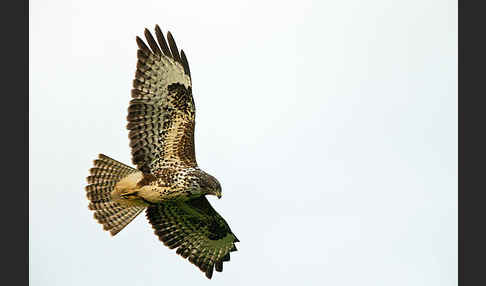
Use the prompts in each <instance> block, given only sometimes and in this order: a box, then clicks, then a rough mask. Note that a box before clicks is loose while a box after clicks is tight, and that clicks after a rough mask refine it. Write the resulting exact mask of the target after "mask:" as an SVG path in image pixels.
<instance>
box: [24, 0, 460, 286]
mask: <svg viewBox="0 0 486 286" xmlns="http://www.w3.org/2000/svg"><path fill="white" fill-rule="evenodd" d="M155 24H159V25H160V27H161V28H162V30H163V31H167V30H170V31H171V32H172V33H173V35H174V37H175V39H176V42H177V44H178V46H179V48H183V49H184V51H185V52H186V54H187V56H188V59H189V63H190V67H191V73H192V78H193V93H194V99H195V103H196V107H197V115H196V121H197V124H196V134H195V142H196V154H197V160H198V163H199V165H200V167H201V168H203V169H204V170H206V171H207V172H209V173H211V174H213V175H214V176H215V177H216V178H218V180H219V181H220V182H221V184H222V187H223V198H222V199H221V200H217V199H213V198H210V201H211V202H212V204H213V206H214V208H215V209H216V210H217V211H218V212H219V213H220V214H221V215H222V216H223V217H224V218H225V219H226V220H227V222H228V223H229V225H230V226H231V228H232V230H233V231H234V232H235V234H236V235H237V236H238V238H239V239H240V240H241V242H240V243H239V244H238V245H237V247H238V250H239V251H238V252H235V253H234V254H232V256H231V261H230V262H229V263H225V265H224V272H223V273H219V272H216V273H215V274H214V275H213V279H212V280H208V279H206V278H205V276H204V274H203V273H201V272H200V271H199V270H198V269H197V268H195V267H194V266H193V265H191V264H190V263H189V262H188V261H185V260H184V259H182V258H181V257H180V256H178V255H177V254H176V253H175V251H174V250H169V249H168V248H167V247H165V246H164V245H163V244H162V243H161V242H160V241H159V240H158V238H157V237H156V236H155V235H154V234H153V230H152V228H151V226H150V225H149V223H148V222H147V220H146V218H145V217H144V214H142V215H140V216H139V217H137V218H136V219H135V220H134V221H133V222H132V223H131V224H130V225H129V226H127V228H126V229H124V230H123V231H122V232H120V233H119V234H118V235H117V236H116V237H111V236H110V235H109V233H108V232H105V231H103V230H102V226H101V225H99V224H98V223H97V222H96V221H95V220H94V219H93V213H92V212H91V211H89V210H88V208H87V206H88V200H87V199H86V196H85V190H84V187H85V185H86V180H85V178H86V176H87V175H88V169H89V168H90V167H91V166H92V160H93V159H94V158H95V157H96V156H97V154H98V153H104V154H106V155H108V156H111V157H113V158H115V159H117V160H120V161H122V162H125V163H127V164H130V163H131V157H130V148H129V145H128V132H127V130H126V129H125V126H126V115H127V107H128V101H129V99H130V90H131V85H132V80H133V76H134V73H135V65H136V50H137V46H136V43H135V36H136V35H142V34H143V30H144V28H145V27H147V28H150V29H151V30H152V31H153V28H154V26H155ZM29 194H30V225H29V230H30V238H29V250H30V261H29V266H30V267H29V268H30V284H31V285H33V286H40V285H49V286H51V285H52V286H54V285H60V286H66V285H82V286H86V285H144V286H149V285H176V284H172V283H177V285H329V286H331V285H332V286H337V285H349V286H354V285H360V286H365V285H370V286H377V285H378V286H379V285H383V286H389V285H394V286H401V285H404V286H409V285H414V286H420V285H424V286H435V285H437V286H438V285H440V286H444V285H445V286H447V285H456V284H457V242H458V240H457V3H456V1H443V0H436V1H433V0H420V1H418V0H411V1H389V0H368V1H358V0H343V1H317V0H315V1H311V0H307V1H305V0H301V1H292V2H291V1H183V0H179V1H160V0H158V1H94V0H93V1H91V0H89V1H88V0H76V1H65V0H36V1H30V192H29Z"/></svg>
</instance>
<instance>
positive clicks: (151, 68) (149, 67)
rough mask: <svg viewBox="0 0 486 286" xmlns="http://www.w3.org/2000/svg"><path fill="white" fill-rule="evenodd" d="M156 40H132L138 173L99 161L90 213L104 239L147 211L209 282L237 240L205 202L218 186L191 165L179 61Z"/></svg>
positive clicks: (190, 130)
mask: <svg viewBox="0 0 486 286" xmlns="http://www.w3.org/2000/svg"><path fill="white" fill-rule="evenodd" d="M155 37H156V39H157V40H155V38H154V37H153V36H152V34H151V33H150V31H149V30H147V29H145V39H146V43H145V42H144V41H143V40H142V39H140V38H139V37H137V38H136V41H137V45H138V48H139V49H138V51H137V58H138V61H137V70H136V73H135V79H134V80H133V89H132V93H131V95H132V99H131V100H130V103H129V107H128V116H127V120H128V125H127V129H128V130H129V135H128V137H129V139H130V147H131V148H132V162H133V164H134V165H136V166H137V168H136V169H135V168H132V167H130V166H127V165H125V164H123V163H120V162H118V161H116V160H114V159H112V158H110V157H108V156H106V155H103V154H100V155H99V157H98V159H96V160H94V167H93V168H91V169H90V175H89V176H88V178H87V180H88V185H87V186H86V192H87V197H88V200H89V201H90V203H89V209H90V210H93V211H94V217H95V219H96V220H97V221H98V222H99V223H101V224H102V225H103V229H105V230H107V231H109V232H110V233H111V235H116V234H117V233H118V232H120V231H121V230H122V229H123V228H124V227H125V226H127V225H128V224H129V223H130V222H131V221H132V220H133V219H134V218H135V217H136V216H137V215H138V214H140V213H141V212H142V211H144V210H146V216H147V218H148V220H149V222H150V223H151V224H152V227H153V229H154V230H155V234H156V235H157V236H158V237H159V239H160V240H161V241H162V242H163V243H164V244H165V245H166V246H168V247H169V248H171V249H177V251H176V252H177V253H178V254H179V255H181V256H182V257H184V258H187V259H188V260H189V261H190V262H191V263H192V264H194V265H196V266H197V267H198V268H199V269H200V270H201V271H202V272H204V273H205V275H206V277H207V278H209V279H211V277H212V275H213V269H216V271H219V272H221V271H223V262H224V261H229V260H230V252H232V251H236V247H235V242H239V240H238V239H237V238H236V236H235V235H234V234H233V233H232V231H231V229H230V227H229V226H228V224H227V223H226V221H225V220H224V219H223V218H222V217H221V216H220V215H219V214H218V213H217V212H216V211H215V210H214V209H213V208H212V207H211V205H210V203H209V201H208V200H207V198H206V195H214V196H217V197H218V198H221V185H220V183H219V182H218V180H217V179H216V178H215V177H213V176H212V175H210V174H208V173H206V172H204V171H203V170H201V169H200V168H199V167H198V164H197V162H196V156H195V152H194V124H195V105H194V99H193V97H192V89H191V82H192V81H191V73H190V71H189V64H188V62H187V58H186V55H185V54H184V51H182V50H181V51H180V53H179V50H178V48H177V46H176V43H175V41H174V38H173V37H172V35H171V33H170V32H168V33H167V41H166V39H165V37H164V34H163V33H162V31H161V30H160V28H159V26H158V25H156V26H155ZM147 44H148V46H147Z"/></svg>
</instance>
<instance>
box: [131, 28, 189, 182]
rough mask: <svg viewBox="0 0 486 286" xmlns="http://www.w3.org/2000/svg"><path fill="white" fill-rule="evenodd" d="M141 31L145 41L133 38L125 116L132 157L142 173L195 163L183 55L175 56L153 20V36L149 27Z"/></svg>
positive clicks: (173, 47)
mask: <svg viewBox="0 0 486 286" xmlns="http://www.w3.org/2000/svg"><path fill="white" fill-rule="evenodd" d="M144 34H145V38H146V42H144V41H143V40H142V39H141V38H140V37H136V42H137V45H138V47H139V49H138V51H137V58H138V61H137V70H136V72H135V78H134V80H133V89H132V98H133V99H132V100H131V101H130V104H129V107H128V116H127V120H128V124H127V129H128V130H129V138H130V147H131V148H132V162H133V163H134V164H135V165H137V167H138V169H139V170H141V171H143V172H146V173H150V172H152V173H153V172H157V171H158V170H159V169H161V168H162V167H164V166H165V165H170V166H176V165H178V166H181V167H196V166H197V162H196V158H195V157H196V156H195V152H194V125H195V105H194V99H193V97H192V89H191V78H190V73H189V64H188V62H187V58H186V55H185V54H184V53H182V57H181V55H179V51H178V48H177V45H176V43H175V40H174V38H173V36H172V34H171V33H170V32H169V33H168V34H167V39H168V42H169V45H168V44H167V42H166V40H165V38H164V35H163V33H162V31H161V30H160V27H159V26H158V25H157V26H156V27H155V36H156V38H157V41H156V40H155V38H154V37H153V36H152V34H151V33H150V31H149V30H147V29H145V31H144ZM147 44H148V45H147Z"/></svg>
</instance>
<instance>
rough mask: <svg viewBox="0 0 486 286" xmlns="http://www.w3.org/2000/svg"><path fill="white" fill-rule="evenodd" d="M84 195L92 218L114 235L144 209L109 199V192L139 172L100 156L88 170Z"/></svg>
mask: <svg viewBox="0 0 486 286" xmlns="http://www.w3.org/2000/svg"><path fill="white" fill-rule="evenodd" d="M89 172H90V176H88V178H87V180H88V185H87V186H86V195H87V197H88V200H89V201H90V204H89V206H88V207H89V209H90V210H92V211H94V218H95V219H96V220H97V221H98V222H99V223H101V224H102V225H103V229H104V230H107V231H109V232H110V233H111V235H115V234H117V233H119V232H120V231H121V230H122V229H123V228H125V226H127V225H128V224H129V223H130V222H131V221H132V220H133V219H134V218H135V217H136V216H137V215H138V214H139V213H141V212H142V211H143V210H144V209H145V207H143V206H130V207H126V206H121V205H120V204H119V203H117V202H115V201H113V200H112V198H111V191H112V190H113V188H114V187H115V185H116V183H117V182H118V181H120V180H121V179H123V178H124V177H126V176H128V175H130V174H133V173H136V172H140V171H139V170H137V169H134V168H132V167H129V166H127V165H125V164H123V163H120V162H118V161H116V160H114V159H111V158H110V157H108V156H105V155H103V154H100V155H99V156H98V159H96V160H94V167H93V168H91V169H90V170H89Z"/></svg>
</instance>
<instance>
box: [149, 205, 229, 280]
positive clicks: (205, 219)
mask: <svg viewBox="0 0 486 286" xmlns="http://www.w3.org/2000/svg"><path fill="white" fill-rule="evenodd" d="M147 218H148V220H149V221H150V223H151V224H152V227H153V229H154V232H155V234H156V235H157V236H158V237H159V239H160V240H161V241H162V242H163V243H164V244H165V245H166V246H168V247H169V248H171V249H174V248H177V250H176V253H177V254H179V255H181V256H182V257H184V258H187V259H188V260H189V262H191V263H192V264H194V265H196V266H197V267H198V268H199V269H200V270H201V271H202V272H204V273H205V274H206V277H208V278H209V279H211V277H212V275H213V270H214V268H215V267H216V271H219V272H221V271H223V262H224V261H229V257H230V256H229V254H230V252H231V251H235V250H236V247H235V245H234V243H235V242H237V241H238V239H237V238H236V236H235V235H234V234H233V233H232V232H231V229H230V228H229V226H228V224H227V223H226V221H225V220H224V219H223V218H222V217H221V216H220V215H219V214H218V213H217V212H216V211H215V210H214V209H213V208H212V207H211V205H210V204H209V201H208V200H207V199H206V197H204V196H203V197H199V198H195V199H192V200H189V201H186V202H182V201H178V202H166V203H163V204H159V205H154V206H150V207H149V208H148V209H147Z"/></svg>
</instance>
